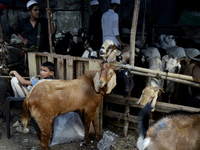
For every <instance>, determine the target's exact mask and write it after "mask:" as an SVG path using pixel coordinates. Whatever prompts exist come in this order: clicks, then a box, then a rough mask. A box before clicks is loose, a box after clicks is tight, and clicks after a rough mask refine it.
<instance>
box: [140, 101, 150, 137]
mask: <svg viewBox="0 0 200 150" xmlns="http://www.w3.org/2000/svg"><path fill="white" fill-rule="evenodd" d="M152 109H153V108H152V106H151V103H147V104H146V106H145V107H143V108H142V110H141V111H140V115H139V122H138V129H139V134H140V136H142V137H143V138H145V137H146V133H147V130H148V128H149V118H150V114H151V110H152Z"/></svg>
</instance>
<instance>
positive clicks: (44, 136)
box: [36, 117, 53, 150]
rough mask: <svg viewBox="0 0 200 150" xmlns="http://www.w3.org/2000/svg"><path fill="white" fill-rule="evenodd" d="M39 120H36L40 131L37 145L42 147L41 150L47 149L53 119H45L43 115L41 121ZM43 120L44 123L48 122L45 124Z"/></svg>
mask: <svg viewBox="0 0 200 150" xmlns="http://www.w3.org/2000/svg"><path fill="white" fill-rule="evenodd" d="M36 121H37V120H36ZM40 121H41V120H40ZM40 121H38V126H39V128H40V132H41V133H40V143H39V145H40V147H41V148H42V150H49V146H48V142H49V139H50V137H51V132H52V124H53V120H51V119H45V117H44V118H43V119H42V121H41V122H40ZM44 122H45V123H46V122H48V124H45V123H44Z"/></svg>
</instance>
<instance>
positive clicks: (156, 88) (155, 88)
mask: <svg viewBox="0 0 200 150" xmlns="http://www.w3.org/2000/svg"><path fill="white" fill-rule="evenodd" d="M152 88H153V89H154V90H160V91H161V92H163V93H165V91H163V89H161V88H159V87H152Z"/></svg>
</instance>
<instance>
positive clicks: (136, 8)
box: [124, 0, 140, 136]
mask: <svg viewBox="0 0 200 150" xmlns="http://www.w3.org/2000/svg"><path fill="white" fill-rule="evenodd" d="M139 9H140V0H135V4H134V11H133V20H132V27H131V37H130V45H131V55H130V58H129V62H130V65H131V66H134V62H135V39H136V38H135V37H136V32H137V22H138V16H139ZM125 101H126V100H125ZM124 114H125V115H127V116H128V117H129V116H130V106H129V104H126V106H125V111H124ZM128 127H129V121H128V118H127V117H126V119H125V121H124V136H127V133H128Z"/></svg>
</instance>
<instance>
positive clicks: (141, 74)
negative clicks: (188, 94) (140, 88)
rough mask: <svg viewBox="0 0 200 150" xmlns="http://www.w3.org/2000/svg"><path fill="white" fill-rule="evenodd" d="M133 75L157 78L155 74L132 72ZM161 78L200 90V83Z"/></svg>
mask: <svg viewBox="0 0 200 150" xmlns="http://www.w3.org/2000/svg"><path fill="white" fill-rule="evenodd" d="M131 73H132V74H136V75H140V76H147V77H153V78H155V74H152V73H144V72H138V71H131ZM160 77H161V79H163V80H169V81H173V82H177V83H181V84H186V85H189V86H192V87H197V88H200V84H199V83H195V82H191V81H186V80H182V79H177V78H173V77H167V78H166V76H160Z"/></svg>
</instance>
